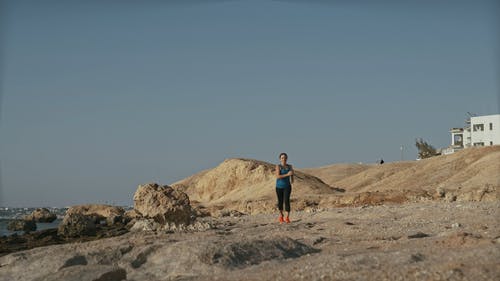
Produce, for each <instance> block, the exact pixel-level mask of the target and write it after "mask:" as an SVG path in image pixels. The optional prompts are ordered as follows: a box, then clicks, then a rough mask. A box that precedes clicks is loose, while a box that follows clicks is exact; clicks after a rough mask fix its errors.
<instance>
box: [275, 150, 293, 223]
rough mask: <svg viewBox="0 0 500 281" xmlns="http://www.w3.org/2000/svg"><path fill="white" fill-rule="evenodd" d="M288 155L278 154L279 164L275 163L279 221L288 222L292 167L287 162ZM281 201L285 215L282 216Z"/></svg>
mask: <svg viewBox="0 0 500 281" xmlns="http://www.w3.org/2000/svg"><path fill="white" fill-rule="evenodd" d="M287 160H288V155H287V154H286V153H284V152H283V153H281V154H280V164H279V165H276V171H275V172H276V195H277V197H278V210H279V212H280V215H279V222H280V223H283V222H286V223H290V194H291V193H292V183H293V168H292V165H290V164H287V162H286V161H287ZM283 203H284V204H285V211H286V217H284V216H283Z"/></svg>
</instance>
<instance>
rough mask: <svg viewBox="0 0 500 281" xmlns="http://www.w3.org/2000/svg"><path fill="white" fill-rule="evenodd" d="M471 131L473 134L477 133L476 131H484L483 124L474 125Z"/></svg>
mask: <svg viewBox="0 0 500 281" xmlns="http://www.w3.org/2000/svg"><path fill="white" fill-rule="evenodd" d="M472 130H473V131H474V132H477V131H484V124H474V125H473V126H472Z"/></svg>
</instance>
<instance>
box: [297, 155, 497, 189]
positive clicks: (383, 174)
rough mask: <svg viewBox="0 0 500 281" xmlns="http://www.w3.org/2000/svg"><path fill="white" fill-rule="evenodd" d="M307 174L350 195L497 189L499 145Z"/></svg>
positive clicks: (341, 166) (337, 165) (351, 165)
mask: <svg viewBox="0 0 500 281" xmlns="http://www.w3.org/2000/svg"><path fill="white" fill-rule="evenodd" d="M304 171H306V172H307V173H309V174H311V175H315V176H317V177H319V178H321V179H322V180H323V181H324V182H326V183H327V184H330V185H334V186H338V187H341V188H344V189H346V191H348V192H363V191H386V190H399V189H413V190H416V189H421V190H427V191H434V190H436V189H437V188H442V189H444V190H462V191H470V190H477V189H481V188H486V187H489V188H492V189H495V188H499V187H500V146H489V147H481V148H469V149H464V150H462V151H459V152H457V153H454V154H450V155H442V156H437V157H432V158H428V159H423V160H420V161H411V162H394V163H386V164H383V165H377V164H373V165H360V164H350V165H349V164H336V165H331V166H326V167H320V168H309V169H304Z"/></svg>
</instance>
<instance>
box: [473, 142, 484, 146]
mask: <svg viewBox="0 0 500 281" xmlns="http://www.w3.org/2000/svg"><path fill="white" fill-rule="evenodd" d="M474 146H484V142H475V143H474Z"/></svg>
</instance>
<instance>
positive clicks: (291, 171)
mask: <svg viewBox="0 0 500 281" xmlns="http://www.w3.org/2000/svg"><path fill="white" fill-rule="evenodd" d="M288 166H289V167H290V172H288V173H289V174H290V183H293V174H294V172H293V168H292V165H288Z"/></svg>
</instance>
